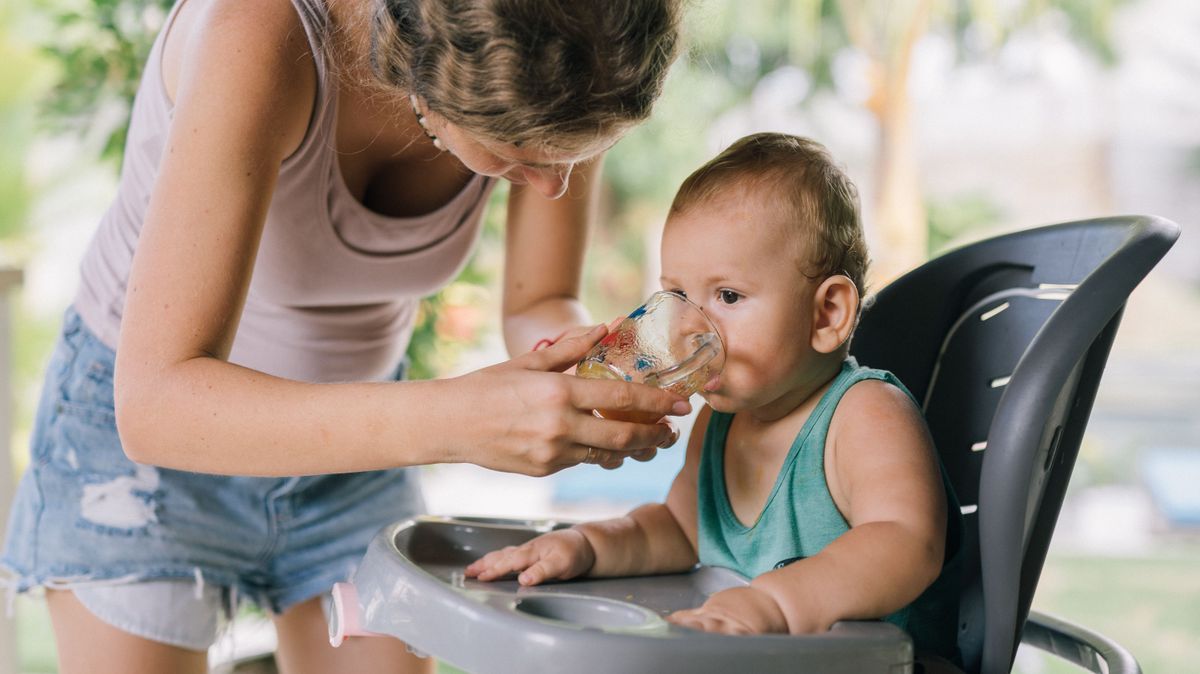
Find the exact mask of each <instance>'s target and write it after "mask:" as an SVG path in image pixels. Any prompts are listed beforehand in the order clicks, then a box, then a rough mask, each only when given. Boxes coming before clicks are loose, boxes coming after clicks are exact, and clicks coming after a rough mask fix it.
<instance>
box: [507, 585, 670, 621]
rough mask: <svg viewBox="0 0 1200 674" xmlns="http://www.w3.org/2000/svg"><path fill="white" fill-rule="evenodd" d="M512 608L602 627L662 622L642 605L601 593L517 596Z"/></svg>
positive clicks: (537, 615) (541, 615)
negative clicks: (582, 595)
mask: <svg viewBox="0 0 1200 674" xmlns="http://www.w3.org/2000/svg"><path fill="white" fill-rule="evenodd" d="M513 610H515V611H517V612H518V613H525V614H527V615H531V616H535V617H538V618H542V619H544V620H557V621H559V622H564V623H570V624H572V625H577V626H579V627H591V628H595V629H601V630H611V629H616V630H629V629H639V628H647V627H653V626H656V625H659V624H661V623H662V619H661V618H659V617H658V616H657V615H655V614H654V613H653V612H651V611H649V610H647V609H644V608H642V607H640V606H635V605H633V604H626V603H625V602H620V601H614V600H612V599H603V598H600V597H579V596H571V595H562V594H543V595H534V596H529V597H522V598H520V599H518V600H517V601H516V602H515V603H514V604H513Z"/></svg>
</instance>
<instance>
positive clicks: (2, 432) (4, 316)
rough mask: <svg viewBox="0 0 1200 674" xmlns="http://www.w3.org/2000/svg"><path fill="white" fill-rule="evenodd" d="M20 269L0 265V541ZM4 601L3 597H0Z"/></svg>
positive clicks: (5, 621) (9, 663)
mask: <svg viewBox="0 0 1200 674" xmlns="http://www.w3.org/2000/svg"><path fill="white" fill-rule="evenodd" d="M21 279H22V274H21V270H20V269H13V268H9V267H0V541H3V540H4V530H5V529H6V528H7V527H8V509H9V504H10V503H12V497H13V489H15V488H16V484H17V483H16V478H15V476H14V475H13V462H12V447H11V446H10V443H11V442H12V434H13V423H12V421H13V385H12V371H13V368H12V312H11V306H10V296H11V295H12V294H13V293H12V291H13V289H14V288H16V286H18V285H20V283H21ZM0 600H7V597H0ZM5 603H6V602H5V601H0V674H17V623H16V620H15V619H14V617H9V615H8V611H7V610H5Z"/></svg>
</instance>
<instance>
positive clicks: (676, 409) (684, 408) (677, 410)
mask: <svg viewBox="0 0 1200 674" xmlns="http://www.w3.org/2000/svg"><path fill="white" fill-rule="evenodd" d="M691 411H692V404H691V403H689V402H688V401H686V400H679V401H676V403H675V404H674V405H671V413H672V414H687V413H688V412H691Z"/></svg>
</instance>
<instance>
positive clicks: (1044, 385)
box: [851, 216, 1179, 674]
mask: <svg viewBox="0 0 1200 674" xmlns="http://www.w3.org/2000/svg"><path fill="white" fill-rule="evenodd" d="M1178 236H1179V226H1178V225H1176V224H1175V223H1173V222H1170V221H1167V220H1164V219H1162V218H1156V217H1147V216H1130V217H1113V218H1103V219H1096V220H1083V221H1079V222H1069V223H1063V224H1059V225H1051V226H1048V227H1040V228H1037V229H1031V230H1027V231H1022V232H1016V233H1013V234H1008V235H1004V236H999V237H996V238H992V239H988V240H985V241H980V242H978V243H974V244H970V245H967V246H963V247H962V248H959V249H957V250H953V251H951V252H949V253H946V254H945V255H942V256H940V257H938V258H936V259H933V260H931V261H929V262H928V263H926V264H924V265H922V266H921V267H919V268H918V269H916V270H914V271H912V272H911V273H909V274H906V275H905V276H903V277H901V278H900V279H898V280H897V281H895V282H894V283H892V284H890V285H888V286H887V287H885V288H883V289H882V290H881V291H880V292H879V294H878V296H877V297H876V298H875V302H874V306H871V307H869V308H868V309H866V310H865V311H864V312H863V316H862V322H861V323H860V327H859V329H858V331H857V332H856V333H855V337H854V341H853V343H852V344H851V352H852V353H853V354H854V355H855V356H856V357H858V359H859V361H860V362H861V363H863V364H866V365H870V366H872V367H879V368H883V369H887V370H891V371H892V372H893V373H895V374H896V376H898V377H899V378H900V381H902V382H904V384H905V385H906V386H907V387H908V388H909V390H910V391H912V393H913V394H914V395H915V396H916V397H917V399H918V400H922V401H923V407H924V413H925V418H926V420H927V421H928V422H929V426H930V429H931V431H932V432H933V437H934V441H935V444H936V445H937V448H938V452H939V453H940V455H941V457H942V462H943V464H944V465H945V467H946V470H947V472H948V474H949V476H950V480H951V483H952V484H953V485H954V489H955V491H956V493H957V496H958V500H959V503H960V505H961V506H962V509H963V521H964V525H965V527H964V531H963V534H964V537H963V543H964V545H963V548H962V550H963V552H964V553H965V558H964V560H963V561H964V563H965V566H964V568H965V571H966V574H965V581H966V582H965V588H964V592H963V595H962V600H961V602H960V607H959V636H958V644H959V650H960V652H961V654H962V657H963V661H964V664H965V666H966V670H967V671H968V672H983V673H984V674H996V673H999V672H1008V671H1009V670H1010V668H1011V667H1012V662H1013V657H1014V654H1015V653H1016V649H1017V646H1018V644H1019V643H1020V642H1021V640H1022V635H1024V639H1025V641H1026V642H1027V643H1029V644H1030V645H1032V646H1037V647H1039V648H1043V649H1046V650H1049V651H1051V652H1053V653H1055V654H1057V655H1060V656H1062V657H1064V658H1066V659H1068V660H1071V661H1073V662H1075V663H1076V664H1078V665H1081V666H1083V667H1086V668H1089V669H1091V670H1092V671H1096V672H1099V671H1103V670H1101V669H1098V667H1099V664H1098V662H1097V660H1104V661H1105V662H1106V663H1107V665H1108V671H1109V672H1117V671H1126V672H1137V671H1140V669H1139V668H1138V666H1137V663H1136V661H1135V660H1134V658H1133V657H1132V656H1131V655H1130V654H1129V653H1128V652H1127V651H1125V650H1124V649H1123V648H1121V647H1120V646H1118V645H1117V644H1115V643H1113V642H1112V641H1110V640H1108V639H1106V638H1104V637H1102V636H1100V635H1097V634H1094V633H1092V632H1089V631H1087V630H1084V629H1082V628H1079V627H1077V626H1074V625H1071V624H1070V623H1066V622H1064V621H1060V620H1057V619H1054V618H1050V617H1048V616H1043V615H1040V614H1037V613H1034V614H1033V615H1032V616H1031V615H1030V611H1029V606H1030V603H1031V601H1032V600H1033V594H1034V590H1035V589H1036V588H1037V582H1038V576H1039V575H1040V574H1041V571H1042V563H1043V562H1044V561H1045V558H1046V550H1047V548H1048V547H1049V544H1050V537H1051V535H1052V534H1053V532H1054V524H1055V521H1056V520H1057V519H1058V513H1059V509H1060V508H1061V506H1062V501H1063V494H1064V492H1065V491H1066V488H1067V483H1068V481H1069V479H1070V476H1071V470H1072V468H1073V467H1074V465H1075V456H1076V454H1077V453H1078V452H1079V444H1080V441H1081V440H1082V438H1083V432H1084V428H1085V427H1086V425H1087V419H1088V415H1089V413H1090V412H1091V409H1092V402H1093V400H1094V399H1095V397H1096V389H1097V387H1098V385H1099V383H1100V375H1101V373H1102V372H1103V371H1104V364H1105V361H1106V360H1107V358H1108V352H1109V347H1110V346H1111V345H1112V342H1113V338H1114V336H1115V335H1116V331H1117V325H1118V323H1119V322H1120V319H1121V313H1122V309H1123V308H1124V306H1125V301H1126V298H1128V296H1129V294H1130V293H1131V292H1132V291H1133V289H1134V287H1136V286H1137V284H1138V283H1139V282H1140V281H1141V280H1142V278H1143V277H1145V276H1146V274H1147V273H1149V271H1150V270H1151V269H1152V268H1153V267H1154V266H1155V265H1156V264H1157V263H1158V261H1159V260H1160V259H1162V257H1163V255H1165V254H1166V252H1167V250H1168V249H1170V247H1171V246H1172V245H1173V244H1174V243H1175V240H1176V239H1177V238H1178Z"/></svg>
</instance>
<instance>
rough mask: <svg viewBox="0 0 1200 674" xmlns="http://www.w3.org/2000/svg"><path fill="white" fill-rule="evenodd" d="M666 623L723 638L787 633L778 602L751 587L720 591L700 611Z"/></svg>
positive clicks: (677, 615) (679, 613)
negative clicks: (715, 633) (733, 635)
mask: <svg viewBox="0 0 1200 674" xmlns="http://www.w3.org/2000/svg"><path fill="white" fill-rule="evenodd" d="M667 620H668V621H669V622H672V623H675V624H676V625H680V626H683V627H690V628H692V629H695V630H703V631H705V632H721V633H724V634H769V633H772V632H777V633H785V634H786V633H787V632H788V623H787V619H786V618H785V617H784V615H783V610H782V609H780V608H779V604H778V603H777V602H776V601H775V598H774V597H772V596H771V595H769V594H767V593H766V592H763V591H762V590H759V589H756V588H753V587H749V586H747V587H735V588H730V589H728V590H721V591H720V592H718V593H716V594H714V595H713V596H711V597H709V598H708V601H706V602H704V605H702V606H701V607H700V608H693V609H687V610H684V611H676V612H674V613H672V614H671V615H669V616H667Z"/></svg>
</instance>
